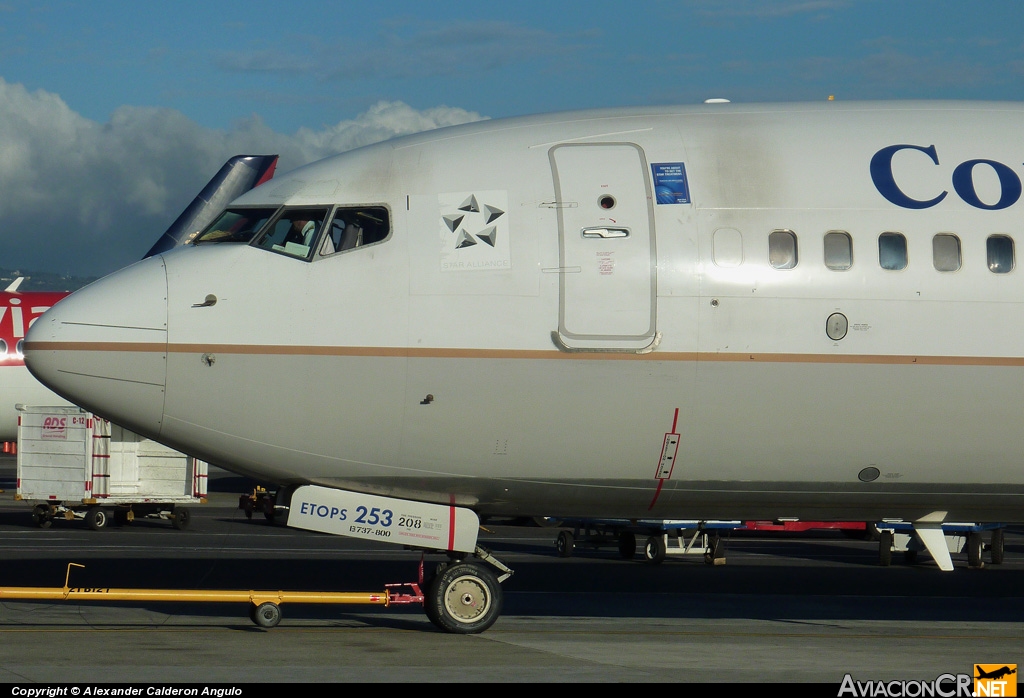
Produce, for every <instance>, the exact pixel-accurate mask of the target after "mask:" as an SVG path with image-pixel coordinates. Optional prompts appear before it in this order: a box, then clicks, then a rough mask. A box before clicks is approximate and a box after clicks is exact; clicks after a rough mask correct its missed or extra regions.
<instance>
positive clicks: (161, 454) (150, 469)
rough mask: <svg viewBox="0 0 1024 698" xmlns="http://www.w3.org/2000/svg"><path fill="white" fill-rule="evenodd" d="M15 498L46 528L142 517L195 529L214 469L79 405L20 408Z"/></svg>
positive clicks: (96, 525)
mask: <svg viewBox="0 0 1024 698" xmlns="http://www.w3.org/2000/svg"><path fill="white" fill-rule="evenodd" d="M18 410H19V416H18V481H17V493H16V494H15V497H14V498H15V499H18V500H21V501H27V502H30V503H31V504H32V505H33V508H32V518H33V521H34V522H35V523H36V525H37V526H39V527H40V528H48V527H49V526H51V525H52V524H53V522H54V521H55V520H68V521H71V520H76V519H77V520H84V521H85V522H86V524H88V525H89V527H90V528H92V529H93V530H100V529H102V528H105V527H106V526H107V525H108V524H110V523H111V522H116V523H129V522H131V521H133V520H135V519H136V518H140V517H154V518H159V519H163V520H167V521H170V522H171V523H172V524H173V525H174V527H175V528H178V529H183V528H185V527H187V526H188V524H189V518H190V515H189V510H188V508H187V506H188V505H195V504H201V503H203V502H205V501H206V487H207V464H206V463H205V462H203V461H200V460H197V459H194V458H191V457H189V456H186V455H185V454H183V453H179V452H178V451H174V450H172V449H170V448H168V447H166V446H164V445H162V444H159V443H157V442H155V441H151V440H150V439H146V438H143V437H141V436H139V435H138V434H135V433H133V432H130V431H128V430H127V429H122V428H121V427H119V426H118V425H116V424H111V423H110V422H108V421H107V420H105V419H102V418H101V417H97V416H95V415H93V414H91V413H89V412H86V411H85V410H82V409H80V408H78V407H33V406H25V405H18Z"/></svg>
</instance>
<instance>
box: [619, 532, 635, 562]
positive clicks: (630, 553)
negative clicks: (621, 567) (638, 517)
mask: <svg viewBox="0 0 1024 698" xmlns="http://www.w3.org/2000/svg"><path fill="white" fill-rule="evenodd" d="M619 556H620V557H622V559H623V560H632V559H633V558H634V557H636V536H635V535H633V534H632V533H630V532H629V531H626V532H625V533H621V534H619Z"/></svg>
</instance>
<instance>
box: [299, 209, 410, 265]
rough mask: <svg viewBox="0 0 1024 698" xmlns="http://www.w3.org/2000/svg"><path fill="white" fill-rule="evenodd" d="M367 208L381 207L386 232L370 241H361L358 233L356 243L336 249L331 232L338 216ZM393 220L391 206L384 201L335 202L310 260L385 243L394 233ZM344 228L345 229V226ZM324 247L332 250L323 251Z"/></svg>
mask: <svg viewBox="0 0 1024 698" xmlns="http://www.w3.org/2000/svg"><path fill="white" fill-rule="evenodd" d="M367 209H370V210H372V209H381V210H382V211H383V212H384V215H385V220H384V225H386V226H387V234H386V235H384V237H382V238H380V239H379V240H374V241H372V242H362V235H361V234H360V236H359V239H358V241H357V242H356V244H353V245H352V246H351V247H344V246H343V248H342V249H337V247H338V246H339V245H336V244H335V241H334V238H333V236H332V235H331V232H332V231H334V230H336V229H337V223H338V221H339V218H341V216H343V215H345V214H353V215H355V214H357V213H358V212H359V211H361V210H367ZM371 220H372V218H371ZM393 221H394V217H393V216H392V215H391V207H390V206H388V205H387V204H385V203H370V204H337V205H335V207H334V209H333V210H332V211H331V216H330V219H329V222H328V224H327V225H325V226H324V230H323V231H322V232H321V233H320V237H319V239H318V240H317V242H316V245H315V249H316V252H315V253H314V255H313V260H312V261H314V262H317V261H320V260H322V259H333V258H336V257H339V256H340V255H345V254H348V253H350V252H355V251H356V250H362V249H366V248H369V247H376V246H377V245H380V244H382V243H385V242H387V241H388V240H390V239H391V238H392V236H393V235H394V233H395V227H394V225H393ZM345 229H346V230H347V227H346V228H345ZM328 238H330V239H331V242H330V243H329V244H328V242H327V240H328ZM339 244H340V243H339ZM325 249H330V250H333V251H329V252H325Z"/></svg>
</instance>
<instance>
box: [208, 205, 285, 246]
mask: <svg viewBox="0 0 1024 698" xmlns="http://www.w3.org/2000/svg"><path fill="white" fill-rule="evenodd" d="M276 212H277V209H276V208H229V209H227V210H226V211H224V213H222V214H220V216H218V218H217V220H215V221H214V222H213V223H211V224H210V225H209V226H207V228H206V230H204V231H203V232H202V233H200V234H199V235H197V236H196V237H195V239H194V240H193V243H192V244H194V245H199V244H201V243H204V242H249V241H250V240H252V236H253V235H255V234H256V233H257V232H258V231H259V229H260V228H262V227H263V225H264V224H265V223H266V222H267V221H268V220H269V219H270V217H271V216H273V215H274V213H276Z"/></svg>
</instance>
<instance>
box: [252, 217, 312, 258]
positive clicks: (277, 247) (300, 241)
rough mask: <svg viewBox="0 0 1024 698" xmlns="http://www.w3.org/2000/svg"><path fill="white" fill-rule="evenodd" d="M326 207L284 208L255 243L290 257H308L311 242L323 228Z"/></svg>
mask: <svg viewBox="0 0 1024 698" xmlns="http://www.w3.org/2000/svg"><path fill="white" fill-rule="evenodd" d="M327 211H328V208H327V207H326V206H320V207H315V208H286V209H285V210H284V211H283V212H282V213H281V215H280V216H278V218H277V220H275V221H274V222H273V223H271V224H270V225H268V226H267V227H266V229H264V230H263V232H261V233H260V236H259V238H257V239H256V242H255V245H256V246H257V247H262V248H263V249H265V250H271V251H273V252H280V253H281V254H286V255H291V256H292V257H302V258H304V259H305V258H307V257H309V252H310V250H311V249H313V243H315V242H316V239H317V236H318V235H319V233H320V231H321V230H322V229H323V225H324V220H325V219H326V218H327Z"/></svg>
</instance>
